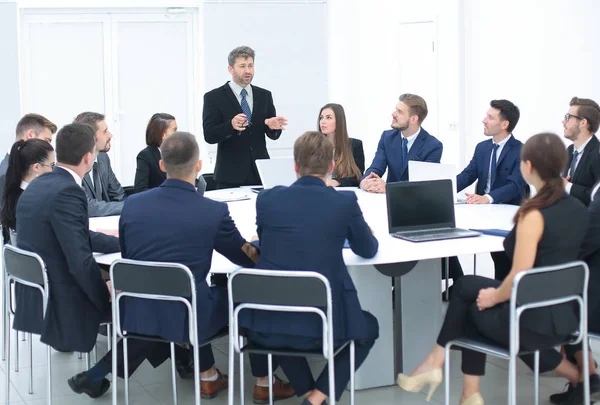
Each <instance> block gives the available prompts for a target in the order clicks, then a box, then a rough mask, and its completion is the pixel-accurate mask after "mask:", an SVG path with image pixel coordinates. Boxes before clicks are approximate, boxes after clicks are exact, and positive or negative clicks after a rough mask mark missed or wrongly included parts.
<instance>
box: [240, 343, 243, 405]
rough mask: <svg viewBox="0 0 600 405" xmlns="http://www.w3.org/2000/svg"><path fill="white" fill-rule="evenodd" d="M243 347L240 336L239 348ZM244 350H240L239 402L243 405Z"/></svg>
mask: <svg viewBox="0 0 600 405" xmlns="http://www.w3.org/2000/svg"><path fill="white" fill-rule="evenodd" d="M242 347H244V338H243V337H241V336H240V349H241V348H242ZM243 364H244V352H242V351H240V404H241V405H244V366H243Z"/></svg>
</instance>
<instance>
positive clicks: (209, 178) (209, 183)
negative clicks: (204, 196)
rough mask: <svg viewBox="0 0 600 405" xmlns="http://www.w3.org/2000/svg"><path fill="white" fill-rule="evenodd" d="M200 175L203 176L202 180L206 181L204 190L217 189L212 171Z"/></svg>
mask: <svg viewBox="0 0 600 405" xmlns="http://www.w3.org/2000/svg"><path fill="white" fill-rule="evenodd" d="M202 177H204V180H205V181H206V190H204V191H213V190H216V189H217V182H216V181H215V175H214V173H204V174H203V175H202Z"/></svg>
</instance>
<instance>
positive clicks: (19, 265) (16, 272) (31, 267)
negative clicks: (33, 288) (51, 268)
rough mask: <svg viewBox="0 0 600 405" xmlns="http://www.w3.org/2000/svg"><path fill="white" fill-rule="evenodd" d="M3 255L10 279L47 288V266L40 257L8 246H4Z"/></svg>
mask: <svg viewBox="0 0 600 405" xmlns="http://www.w3.org/2000/svg"><path fill="white" fill-rule="evenodd" d="M3 254H4V266H5V269H6V275H7V276H8V277H11V278H13V279H15V280H16V281H18V282H21V283H23V284H35V285H39V286H42V287H44V288H45V287H46V286H47V284H48V282H47V278H46V271H45V269H46V265H45V264H44V261H43V260H42V258H41V257H40V256H39V255H37V254H35V253H32V252H28V251H26V250H23V249H19V248H17V247H15V246H12V245H8V244H6V245H4V248H3Z"/></svg>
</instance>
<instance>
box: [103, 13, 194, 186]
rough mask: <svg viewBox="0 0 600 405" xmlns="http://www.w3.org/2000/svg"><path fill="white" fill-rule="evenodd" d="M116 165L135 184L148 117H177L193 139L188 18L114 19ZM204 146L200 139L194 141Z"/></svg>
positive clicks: (187, 15)
mask: <svg viewBox="0 0 600 405" xmlns="http://www.w3.org/2000/svg"><path fill="white" fill-rule="evenodd" d="M111 22H112V43H113V47H112V54H113V59H114V60H115V63H113V68H114V69H113V83H114V86H113V88H114V94H115V97H114V109H115V116H114V130H115V139H114V141H113V145H114V146H113V147H114V148H115V151H114V156H115V165H116V166H118V167H119V171H120V177H119V179H120V181H121V183H122V184H124V185H131V184H133V181H134V176H135V169H136V156H137V154H138V153H139V151H140V150H142V149H143V148H145V147H146V136H145V134H146V125H147V124H148V121H149V119H150V117H151V116H152V114H154V113H157V112H164V113H168V114H171V115H173V116H175V119H176V120H177V125H178V128H179V130H182V131H188V132H192V133H194V134H195V135H199V134H196V130H195V118H196V117H195V116H194V115H195V114H194V81H195V78H194V63H193V39H192V38H193V34H192V14H191V13H184V14H175V15H172V16H166V15H165V14H158V13H156V14H113V15H112V16H111ZM198 140H199V142H201V143H202V137H201V136H199V137H198Z"/></svg>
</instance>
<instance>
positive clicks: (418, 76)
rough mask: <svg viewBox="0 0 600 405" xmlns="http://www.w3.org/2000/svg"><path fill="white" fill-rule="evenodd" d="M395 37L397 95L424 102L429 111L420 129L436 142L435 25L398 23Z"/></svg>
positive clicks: (433, 23) (418, 22) (437, 133)
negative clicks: (408, 96) (397, 55)
mask: <svg viewBox="0 0 600 405" xmlns="http://www.w3.org/2000/svg"><path fill="white" fill-rule="evenodd" d="M397 38H398V45H397V46H398V49H397V51H398V54H399V55H400V58H399V60H400V62H399V65H398V70H397V80H398V86H397V88H398V89H399V90H400V93H413V94H417V95H419V96H421V97H423V98H424V99H425V101H426V102H427V109H428V110H429V112H428V114H427V118H426V119H425V121H423V128H425V129H426V130H427V131H428V132H429V133H430V134H432V135H433V136H435V137H437V138H438V139H439V138H440V137H439V128H438V84H437V52H436V38H437V30H436V23H435V22H434V21H416V22H403V23H400V25H399V29H398V37H397ZM440 140H441V139H440ZM442 142H443V141H442Z"/></svg>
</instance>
